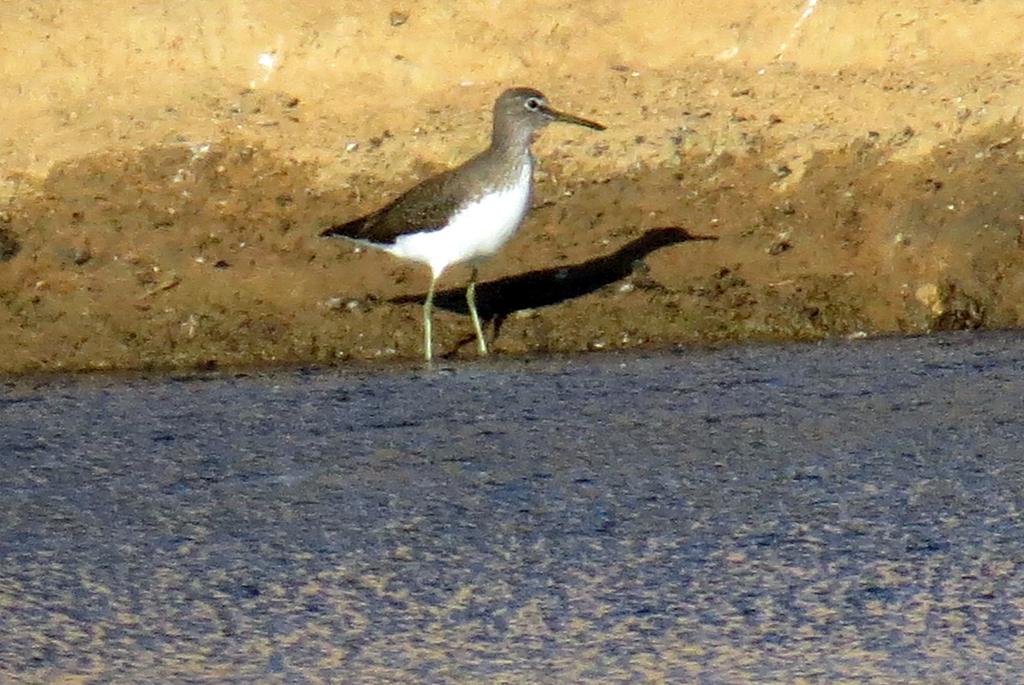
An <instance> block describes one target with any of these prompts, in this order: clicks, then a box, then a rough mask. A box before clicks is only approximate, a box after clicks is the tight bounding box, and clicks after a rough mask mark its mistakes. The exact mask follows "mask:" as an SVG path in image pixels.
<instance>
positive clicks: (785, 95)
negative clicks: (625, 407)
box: [0, 0, 1024, 372]
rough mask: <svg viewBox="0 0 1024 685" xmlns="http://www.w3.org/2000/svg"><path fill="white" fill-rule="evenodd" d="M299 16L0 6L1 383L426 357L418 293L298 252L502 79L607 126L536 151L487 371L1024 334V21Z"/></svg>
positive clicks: (884, 12) (951, 14)
mask: <svg viewBox="0 0 1024 685" xmlns="http://www.w3.org/2000/svg"><path fill="white" fill-rule="evenodd" d="M301 5H302V7H301V8H291V9H286V10H282V9H281V6H280V4H279V3H269V2H258V1H255V0H254V1H251V2H242V1H240V0H239V1H229V2H224V3H199V2H191V1H190V2H183V3H177V4H175V5H174V6H173V7H171V6H165V5H163V4H157V3H147V4H142V5H141V6H139V5H133V6H132V7H131V8H130V9H129V7H128V6H127V5H126V6H125V9H124V11H123V12H112V11H111V10H110V9H109V5H103V6H101V4H96V3H85V2H77V1H69V2H63V3H57V4H54V6H53V7H52V8H49V9H43V8H41V6H40V5H39V4H38V3H31V2H28V1H27V0H12V1H11V2H9V3H6V4H5V5H4V7H3V9H0V22H3V25H4V27H5V30H4V34H5V40H4V41H3V43H2V44H0V66H2V69H0V88H3V90H4V92H6V93H13V94H15V95H16V96H15V97H7V98H4V101H3V102H0V121H3V122H4V127H3V128H2V129H0V372H19V371H27V370H39V369H44V370H56V369H97V368H142V367H163V366H185V367H188V366H196V365H200V366H204V365H210V364H250V363H259V362H267V361H293V362H310V361H317V362H329V361H334V360H339V359H346V358H378V357H389V356H397V357H409V358H412V357H416V356H418V355H419V354H420V345H421V340H420V335H421V330H420V308H419V304H418V303H419V301H420V298H421V297H422V294H423V290H424V288H425V286H426V277H427V275H426V270H425V269H424V268H422V267H417V266H415V265H407V264H402V263H400V262H397V261H396V260H394V259H393V258H391V257H389V256H388V255H385V254H380V253H375V252H366V251H359V250H356V249H354V248H353V247H352V246H349V245H347V244H344V243H342V242H340V241H328V240H324V239H321V238H318V237H317V233H318V231H319V230H320V229H321V228H323V227H324V226H326V225H329V224H330V223H331V222H332V221H340V220H345V219H349V218H353V217H355V216H357V215H358V214H360V213H361V212H364V211H367V210H369V209H372V208H373V207H375V206H378V205H379V204H381V203H383V202H385V201H387V200H388V199H389V198H391V197H393V196H394V194H396V193H397V192H398V191H400V190H401V189H403V188H404V187H407V186H408V185H410V184H411V183H413V182H415V180H416V179H417V178H420V177H422V176H423V175H424V174H427V173H430V172H432V171H436V170H438V169H441V168H444V167H446V166H448V165H451V164H454V163H457V162H458V161H460V160H461V159H463V158H465V157H467V156H469V155H470V154H472V153H473V152H475V151H476V150H477V149H479V148H480V147H481V146H482V145H483V144H484V143H485V140H486V137H487V135H488V126H489V107H490V103H491V101H492V100H493V98H494V97H495V96H496V95H497V93H499V92H500V91H501V90H502V88H504V87H506V86H509V85H520V84H522V85H533V86H535V87H539V88H541V89H542V90H544V91H545V92H546V93H547V94H548V95H549V97H550V99H551V101H552V103H553V104H554V105H556V106H558V107H561V108H564V109H567V110H570V111H574V112H577V113H579V114H582V115H584V116H588V117H593V118H596V119H598V120H600V121H602V122H604V123H605V124H607V125H608V126H609V130H608V131H606V132H604V133H600V134H599V133H595V132H592V131H587V130H582V129H580V130H575V129H571V128H568V127H552V128H550V129H548V130H547V131H545V133H544V134H543V135H542V136H541V139H540V140H539V141H538V143H537V144H536V145H535V152H536V154H537V156H538V158H539V159H540V161H541V171H540V173H538V176H537V180H538V188H537V192H536V197H535V207H534V210H533V211H532V212H531V214H530V215H529V218H528V219H527V221H526V223H525V225H524V227H523V229H522V230H521V232H520V234H519V235H518V236H517V237H516V238H515V239H514V240H513V241H512V243H510V244H509V246H508V247H507V248H506V249H505V250H504V251H503V252H502V254H501V255H500V256H498V257H497V258H496V259H494V260H493V261H492V262H491V263H490V264H489V265H487V267H486V268H485V269H484V271H483V272H482V273H481V276H482V278H483V280H484V284H483V285H482V286H481V288H480V290H479V300H480V303H481V306H482V309H484V310H486V312H487V314H488V316H489V318H490V319H491V320H492V322H493V325H492V327H491V331H492V332H493V333H494V334H495V335H496V337H495V340H494V344H493V347H494V349H495V351H497V352H499V353H523V352H530V351H541V352H545V351H574V350H583V349H594V348H610V347H631V346H639V345H643V346H647V345H665V344H672V343H679V342H685V343H705V342H721V341H733V340H747V339H807V338H819V337H824V336H836V335H856V336H860V335H865V334H866V335H874V334H882V333H917V332H926V331H931V330H937V329H957V328H978V327H1008V326H1018V325H1020V324H1021V322H1022V321H1024V249H1022V247H1024V244H1022V239H1024V238H1022V235H1024V234H1022V231H1024V194H1022V192H1021V188H1024V127H1022V125H1021V123H1020V121H1019V119H1018V111H1019V106H1020V103H1022V102H1024V85H1022V80H1021V77H1020V72H1021V66H1022V64H1024V59H1022V58H1021V57H1020V46H1021V45H1024V6H1021V5H1020V3H1019V2H1017V0H978V1H976V2H970V3H966V2H959V1H954V0H932V1H930V2H925V1H923V0H918V1H916V2H907V3H900V9H898V10H897V9H893V8H892V6H891V3H883V2H880V1H876V0H864V1H862V2H857V3H850V2H844V3H835V2H831V1H830V0H820V1H819V2H814V1H813V0H810V1H809V2H805V3H799V2H798V3H793V2H766V3H748V2H746V0H734V1H733V0H725V1H724V2H719V3H715V7H714V8H713V9H709V8H708V6H707V3H704V2H696V1H688V0H687V1H682V2H681V1H680V0H664V1H655V2H649V3H634V4H633V5H632V6H631V5H629V4H628V3H627V4H623V3H617V2H605V1H604V0H601V1H598V2H590V3H571V2H567V1H560V2H559V1H556V2H544V3H541V2H520V3H501V4H500V6H499V5H497V4H496V3H480V8H479V9H458V10H456V9H452V8H447V9H446V8H445V7H447V5H445V4H444V3H428V2H415V1H410V2H404V3H402V4H401V5H394V6H389V5H387V4H385V5H379V6H376V7H370V8H369V9H367V7H369V6H367V5H366V4H365V3H344V2H343V3H340V6H339V3H336V2H334V3H301ZM633 6H635V9H631V7H633ZM805 12H808V14H806V16H805V18H804V19H803V20H802V21H801V17H802V16H804V13H805ZM702 236H706V237H714V238H717V240H714V241H711V240H707V241H704V240H690V239H688V238H693V237H702ZM465 276H466V274H465V273H464V272H463V271H460V270H453V271H452V272H451V273H450V275H449V276H448V277H447V279H446V284H445V285H446V286H448V287H450V288H452V290H451V291H449V292H447V293H445V294H444V296H443V297H442V302H441V303H442V305H443V306H444V307H446V308H447V310H448V311H445V310H444V309H442V310H441V311H439V312H437V314H436V320H435V336H436V337H435V349H438V350H441V351H442V352H445V353H450V354H454V355H456V356H471V355H473V354H475V348H474V346H473V344H472V336H471V332H472V327H471V325H470V323H469V320H468V318H467V317H466V316H465V313H464V305H463V304H462V294H461V291H460V290H458V287H459V286H460V285H461V284H462V283H463V281H464V279H465Z"/></svg>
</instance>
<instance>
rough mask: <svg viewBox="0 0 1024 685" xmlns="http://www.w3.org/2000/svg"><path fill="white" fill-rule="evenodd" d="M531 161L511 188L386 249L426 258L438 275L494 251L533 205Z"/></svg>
mask: <svg viewBox="0 0 1024 685" xmlns="http://www.w3.org/2000/svg"><path fill="white" fill-rule="evenodd" d="M531 179H532V168H531V165H529V164H527V165H525V166H524V167H523V172H522V174H521V176H520V177H519V179H518V180H517V182H516V183H515V184H514V185H512V186H510V187H509V188H507V189H505V190H503V191H501V192H498V193H491V194H489V195H485V196H483V197H482V198H480V200H478V201H477V202H475V203H474V204H471V205H469V206H468V207H466V208H464V209H463V210H462V211H460V212H459V213H458V214H456V215H455V216H453V217H452V218H451V221H449V222H448V224H447V225H446V226H444V227H443V228H440V229H438V230H436V231H429V232H424V233H414V234H410V235H405V236H402V237H400V238H399V239H398V240H396V241H395V244H394V245H390V246H388V247H386V248H385V249H386V250H387V251H388V252H390V253H391V254H393V255H395V256H396V257H402V258H403V259H411V260H414V261H417V262H422V263H424V264H426V265H427V266H429V267H430V270H431V271H432V272H433V276H434V278H437V277H438V276H440V275H441V272H443V271H444V270H445V269H446V268H448V267H449V266H451V265H453V264H460V263H462V262H471V261H476V260H480V259H484V258H485V257H489V256H491V255H493V254H494V253H495V252H497V251H498V250H500V249H501V247H502V246H503V245H504V244H505V243H507V242H508V241H509V239H510V238H511V237H512V236H513V235H514V234H515V232H516V229H517V228H519V224H520V223H521V222H522V220H523V217H524V216H525V215H526V210H527V209H529V205H530V181H531Z"/></svg>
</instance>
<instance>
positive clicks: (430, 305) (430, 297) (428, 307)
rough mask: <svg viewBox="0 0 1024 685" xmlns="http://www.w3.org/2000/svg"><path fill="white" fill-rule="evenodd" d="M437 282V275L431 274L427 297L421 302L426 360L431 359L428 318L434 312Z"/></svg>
mask: <svg viewBox="0 0 1024 685" xmlns="http://www.w3.org/2000/svg"><path fill="white" fill-rule="evenodd" d="M436 283H437V277H436V276H434V275H433V274H431V276H430V288H429V289H428V290H427V299H426V301H425V302H424V303H423V356H425V357H426V358H427V361H428V362H429V361H431V359H433V356H434V355H433V349H432V344H431V339H432V336H431V330H430V326H431V324H430V319H431V316H433V313H434V285H435V284H436Z"/></svg>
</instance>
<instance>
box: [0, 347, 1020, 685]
mask: <svg viewBox="0 0 1024 685" xmlns="http://www.w3.org/2000/svg"><path fill="white" fill-rule="evenodd" d="M1022 371H1024V338H1021V336H1019V335H1017V334H1009V333H1008V334H984V335H977V334H956V335H949V336H937V337H929V338H915V339H889V340H873V341H860V342H845V343H832V344H821V345H800V346H787V347H769V346H763V347H741V348H730V349H727V350H722V351H704V350H680V351H678V352H673V353H656V354H655V353H652V354H647V355H617V354H606V355H598V356H588V357H573V358H564V359H545V360H528V361H521V360H513V361H507V360H506V361H494V362H484V363H469V364H458V365H453V366H449V367H444V368H439V369H435V370H434V371H432V372H428V371H425V370H420V369H398V370H391V371H387V372H384V373H368V372H363V371H359V372H346V371H338V370H312V371H310V370H302V371H294V372H280V373H273V374H257V373H252V374H239V375H212V376H203V377H192V378H179V379H168V378H162V379H159V378H135V379H126V378H105V377H92V378H87V379H77V380H76V379H45V380H36V381H30V380H20V381H10V382H8V383H6V385H0V427H2V430H0V567H2V569H3V573H2V576H0V607H3V611H2V612H0V633H2V634H0V674H2V676H3V678H2V679H4V680H8V679H9V680H13V681H15V682H18V681H25V682H41V681H48V680H57V679H60V678H62V677H67V676H69V675H71V674H83V675H88V676H92V677H94V678H95V679H96V681H97V682H99V681H104V682H106V681H110V680H113V681H116V682H153V681H154V680H155V681H160V682H211V683H212V682H217V683H225V682H228V683H234V682H278V681H283V682H374V683H380V682H415V681H422V682H431V683H437V682H450V681H451V682H454V681H470V682H480V681H502V679H506V680H510V681H530V682H548V681H550V682H554V681H557V682H597V681H600V682H618V681H626V680H634V679H645V678H652V677H663V678H666V679H668V680H670V681H683V682H697V681H699V682H771V681H781V682H791V681H793V680H794V679H796V678H798V677H801V676H802V677H806V678H809V679H820V680H824V681H827V682H844V681H849V682H892V681H893V680H898V679H909V680H917V681H928V682H1007V681H1010V680H1013V679H1014V674H1015V673H1019V672H1021V670H1022V669H1024V656H1022V655H1024V651H1022V650H1021V630H1022V628H1024V617H1022V615H1021V610H1020V607H1021V606H1022V601H1024V577H1022V566H1021V563H1020V559H1022V558H1024V533H1022V532H1021V527H1020V514H1019V512H1020V511H1021V509H1022V508H1024V495H1022V493H1024V480H1022V472H1024V460H1022V459H1021V455H1022V449H1021V447H1020V445H1021V443H1022V439H1024V420H1022V419H1021V397H1022V396H1024V381H1022V379H1024V374H1022ZM88 680H89V679H88V678H86V681H88Z"/></svg>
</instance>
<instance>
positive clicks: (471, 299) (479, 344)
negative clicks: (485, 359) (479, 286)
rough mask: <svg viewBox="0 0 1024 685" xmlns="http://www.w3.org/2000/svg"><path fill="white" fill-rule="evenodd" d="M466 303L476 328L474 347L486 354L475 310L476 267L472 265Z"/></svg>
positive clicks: (485, 343) (478, 317) (485, 342)
mask: <svg viewBox="0 0 1024 685" xmlns="http://www.w3.org/2000/svg"><path fill="white" fill-rule="evenodd" d="M466 304H468V305H469V315H470V316H471V317H472V318H473V328H474V329H476V348H477V350H479V351H480V354H487V341H485V340H484V331H483V329H482V328H481V327H480V315H479V314H477V312H476V267H473V273H471V274H470V276H469V286H468V287H467V288H466Z"/></svg>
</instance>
